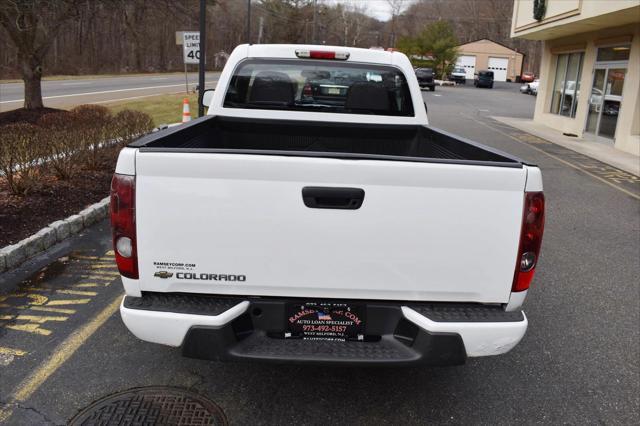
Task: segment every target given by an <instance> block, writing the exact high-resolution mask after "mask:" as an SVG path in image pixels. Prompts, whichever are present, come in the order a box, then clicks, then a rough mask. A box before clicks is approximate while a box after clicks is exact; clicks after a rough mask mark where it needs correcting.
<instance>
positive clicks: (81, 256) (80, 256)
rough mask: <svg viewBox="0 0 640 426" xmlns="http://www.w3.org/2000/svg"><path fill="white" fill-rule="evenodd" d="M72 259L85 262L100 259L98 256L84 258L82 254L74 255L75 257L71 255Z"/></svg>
mask: <svg viewBox="0 0 640 426" xmlns="http://www.w3.org/2000/svg"><path fill="white" fill-rule="evenodd" d="M71 257H72V258H74V259H85V260H98V259H100V258H99V257H98V256H85V255H82V254H75V255H71Z"/></svg>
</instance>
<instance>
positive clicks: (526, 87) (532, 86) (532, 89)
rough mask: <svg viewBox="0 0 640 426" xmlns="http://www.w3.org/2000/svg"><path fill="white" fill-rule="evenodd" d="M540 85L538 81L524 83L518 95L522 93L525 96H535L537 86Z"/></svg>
mask: <svg viewBox="0 0 640 426" xmlns="http://www.w3.org/2000/svg"><path fill="white" fill-rule="evenodd" d="M539 84H540V80H538V79H535V80H533V81H532V82H531V83H524V84H523V85H522V86H520V93H524V94H527V95H534V96H535V95H537V94H538V86H539Z"/></svg>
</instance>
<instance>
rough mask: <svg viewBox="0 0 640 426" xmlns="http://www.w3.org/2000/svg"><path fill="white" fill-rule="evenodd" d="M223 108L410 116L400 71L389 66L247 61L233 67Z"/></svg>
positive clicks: (273, 60)
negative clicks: (234, 68)
mask: <svg viewBox="0 0 640 426" xmlns="http://www.w3.org/2000/svg"><path fill="white" fill-rule="evenodd" d="M224 107H225V108H255V109H276V110H288V111H313V112H332V113H346V114H371V115H393V116H413V115H414V113H413V105H412V102H411V93H410V92H409V86H408V85H407V80H406V78H405V76H404V74H403V73H402V72H401V71H400V70H398V69H396V68H394V67H390V66H380V65H368V64H349V63H343V62H333V61H326V60H306V59H305V60H282V59H249V60H246V61H243V62H242V63H240V64H239V66H238V67H237V68H236V70H235V71H234V74H233V76H232V78H231V82H230V84H229V87H228V88H227V92H226V94H225V99H224Z"/></svg>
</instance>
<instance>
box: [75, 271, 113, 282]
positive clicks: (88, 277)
mask: <svg viewBox="0 0 640 426" xmlns="http://www.w3.org/2000/svg"><path fill="white" fill-rule="evenodd" d="M95 272H97V271H91V272H89V274H93V273H95ZM116 275H119V274H108V275H86V274H85V273H79V274H65V275H64V276H65V277H69V278H82V279H83V280H101V281H109V282H111V281H113V280H115V279H116Z"/></svg>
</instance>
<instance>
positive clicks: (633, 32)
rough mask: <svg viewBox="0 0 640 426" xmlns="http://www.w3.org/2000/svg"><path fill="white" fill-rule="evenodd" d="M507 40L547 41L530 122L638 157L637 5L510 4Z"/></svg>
mask: <svg viewBox="0 0 640 426" xmlns="http://www.w3.org/2000/svg"><path fill="white" fill-rule="evenodd" d="M535 5H537V8H535V7H534V6H535ZM534 9H536V10H534ZM511 36H512V37H517V38H524V39H530V40H544V48H543V56H542V63H541V67H540V87H539V89H538V99H537V101H536V108H535V114H534V121H536V122H538V123H541V124H544V125H546V126H549V127H551V128H553V129H556V130H558V131H559V132H562V133H570V134H575V135H577V136H578V137H580V138H583V139H584V140H589V141H597V142H602V143H605V144H611V145H613V146H615V148H617V149H620V150H622V151H626V152H629V153H632V154H635V155H640V96H639V93H640V1H639V0H606V1H605V0H538V1H535V2H534V0H515V3H514V8H513V20H512V27H511Z"/></svg>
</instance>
